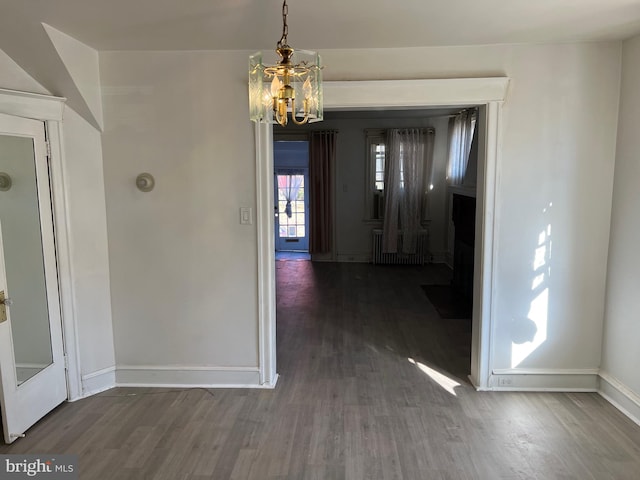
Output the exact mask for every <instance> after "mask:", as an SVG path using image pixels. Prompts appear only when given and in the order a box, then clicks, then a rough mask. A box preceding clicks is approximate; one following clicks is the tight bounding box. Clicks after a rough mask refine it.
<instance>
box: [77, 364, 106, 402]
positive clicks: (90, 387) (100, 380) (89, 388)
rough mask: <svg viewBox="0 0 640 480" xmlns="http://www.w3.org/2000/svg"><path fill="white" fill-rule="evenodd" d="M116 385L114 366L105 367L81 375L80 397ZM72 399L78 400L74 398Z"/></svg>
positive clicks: (88, 395)
mask: <svg viewBox="0 0 640 480" xmlns="http://www.w3.org/2000/svg"><path fill="white" fill-rule="evenodd" d="M115 386H116V367H115V366H113V367H107V368H103V369H102V370H97V371H95V372H92V373H88V374H86V375H83V376H82V397H81V398H86V397H90V396H92V395H96V394H97V393H101V392H104V391H105V390H109V389H111V388H113V387H115ZM74 400H79V398H78V399H74Z"/></svg>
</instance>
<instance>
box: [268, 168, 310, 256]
mask: <svg viewBox="0 0 640 480" xmlns="http://www.w3.org/2000/svg"><path fill="white" fill-rule="evenodd" d="M275 177H276V178H275V182H274V184H275V189H276V192H275V195H276V199H275V205H276V220H275V231H276V239H275V240H276V251H298V252H307V251H309V191H308V188H307V185H308V184H309V170H308V169H296V170H284V169H283V170H278V171H276V176H275Z"/></svg>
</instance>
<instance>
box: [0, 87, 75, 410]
mask: <svg viewBox="0 0 640 480" xmlns="http://www.w3.org/2000/svg"><path fill="white" fill-rule="evenodd" d="M65 102H66V99H65V98H62V97H54V96H50V95H41V94H38V93H29V92H19V91H16V90H6V89H0V113H4V114H7V115H13V116H17V117H22V118H30V119H34V120H40V121H43V122H44V125H45V128H46V134H47V141H48V142H49V150H50V157H49V168H50V176H51V197H52V204H53V221H54V230H55V243H56V258H57V264H58V281H59V288H60V310H61V314H62V327H63V332H64V335H63V340H64V350H65V354H66V356H67V359H68V367H67V395H68V399H69V400H77V399H79V398H82V396H83V393H82V378H81V375H80V354H79V352H80V348H79V343H78V333H77V332H78V328H77V325H76V322H77V321H76V312H75V307H74V298H75V293H74V287H73V285H74V282H73V269H72V266H71V261H70V251H71V243H72V232H71V229H70V224H69V220H68V208H67V205H68V201H67V186H66V183H65V170H64V164H65V163H64V148H63V141H62V119H63V115H64V108H65Z"/></svg>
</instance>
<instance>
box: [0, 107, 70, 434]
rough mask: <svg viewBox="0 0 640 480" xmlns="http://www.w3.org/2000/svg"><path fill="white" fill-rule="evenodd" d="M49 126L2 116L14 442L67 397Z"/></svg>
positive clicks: (0, 359) (7, 422)
mask: <svg viewBox="0 0 640 480" xmlns="http://www.w3.org/2000/svg"><path fill="white" fill-rule="evenodd" d="M45 147H46V144H45V130H44V123H43V122H39V121H36V120H29V119H24V118H19V117H12V116H9V115H3V114H0V302H1V303H0V406H1V409H2V426H3V430H4V440H5V442H7V443H11V442H13V441H14V440H15V439H16V438H18V437H20V436H22V435H23V434H24V433H25V432H26V431H27V429H28V428H29V427H31V426H32V425H33V424H34V423H36V422H37V421H38V420H39V419H40V418H42V417H43V416H44V415H46V414H47V413H48V412H50V411H51V410H52V409H53V408H55V407H56V406H57V405H59V404H60V403H62V402H63V401H64V400H65V399H66V398H67V384H66V374H65V366H64V352H63V346H62V323H61V318H60V302H59V294H58V280H57V269H56V256H55V246H54V236H53V220H52V209H51V195H50V189H49V169H48V162H47V156H46V148H45Z"/></svg>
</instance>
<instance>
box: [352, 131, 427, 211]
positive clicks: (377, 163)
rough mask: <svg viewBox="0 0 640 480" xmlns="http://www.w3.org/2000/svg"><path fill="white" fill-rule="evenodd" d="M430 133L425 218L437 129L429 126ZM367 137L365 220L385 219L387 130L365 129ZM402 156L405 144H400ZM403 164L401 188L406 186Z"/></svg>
mask: <svg viewBox="0 0 640 480" xmlns="http://www.w3.org/2000/svg"><path fill="white" fill-rule="evenodd" d="M426 131H427V132H428V133H429V139H430V140H429V141H428V142H427V144H428V148H427V151H426V152H425V162H426V163H425V169H424V170H425V192H424V193H425V195H424V201H423V211H424V212H425V213H424V218H423V220H426V218H427V217H426V216H427V213H426V212H427V209H426V200H427V197H426V194H427V191H428V190H429V189H430V188H431V158H432V154H433V138H434V136H435V131H434V130H433V129H432V128H427V129H426ZM365 137H366V189H365V217H364V218H365V220H368V221H381V220H383V219H384V207H385V182H386V181H387V179H386V178H385V175H386V173H387V172H386V171H385V168H386V166H387V165H386V162H387V158H388V154H389V152H388V151H387V148H386V143H385V138H386V134H385V130H382V129H368V130H365ZM399 154H400V156H402V155H403V146H402V145H400V152H399ZM404 175H405V172H404V170H403V164H402V163H401V164H400V188H403V187H404V180H405V178H404Z"/></svg>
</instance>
